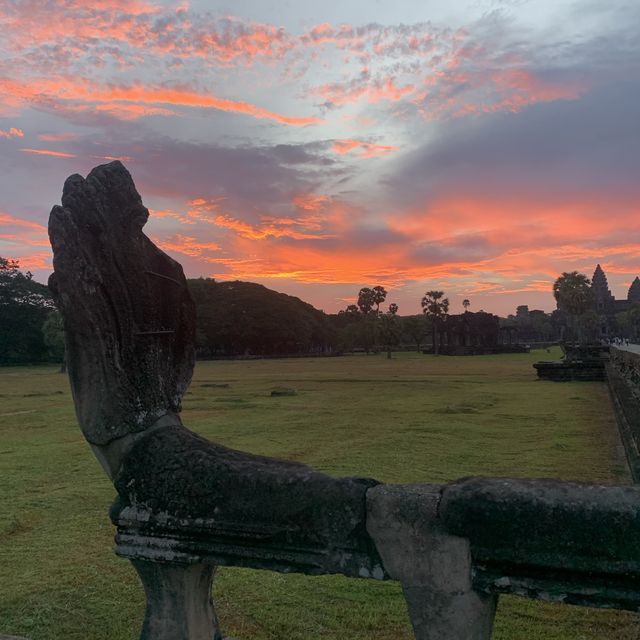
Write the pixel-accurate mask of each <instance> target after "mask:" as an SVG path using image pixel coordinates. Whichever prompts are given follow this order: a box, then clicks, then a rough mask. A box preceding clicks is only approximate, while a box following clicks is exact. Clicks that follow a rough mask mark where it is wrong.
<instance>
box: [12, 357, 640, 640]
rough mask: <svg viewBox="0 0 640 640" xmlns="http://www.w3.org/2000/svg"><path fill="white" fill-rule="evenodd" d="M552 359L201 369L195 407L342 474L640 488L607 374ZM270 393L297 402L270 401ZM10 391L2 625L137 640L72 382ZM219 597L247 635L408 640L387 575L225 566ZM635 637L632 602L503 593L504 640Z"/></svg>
mask: <svg viewBox="0 0 640 640" xmlns="http://www.w3.org/2000/svg"><path fill="white" fill-rule="evenodd" d="M557 355H558V354H552V355H550V354H547V353H546V352H541V353H540V352H539V353H534V354H518V355H515V354H514V355H503V356H476V357H467V358H463V357H459V358H451V357H446V356H440V357H433V356H419V355H416V354H402V355H397V356H395V357H394V358H393V359H392V360H387V359H386V358H385V357H384V356H383V355H378V356H368V357H367V356H352V357H344V358H330V359H292V360H260V361H247V362H236V361H232V362H227V361H225V362H205V363H199V364H198V366H197V368H196V374H195V379H194V382H193V384H192V386H191V389H190V392H189V394H188V395H187V396H186V398H185V410H184V415H183V418H184V422H185V424H186V425H188V426H189V427H190V428H192V429H194V430H196V431H198V432H199V433H201V434H203V435H205V436H207V437H209V438H211V439H215V440H217V441H220V442H222V443H224V444H227V445H230V446H232V447H237V448H241V449H245V450H248V451H252V452H255V453H261V454H267V455H275V456H279V457H285V458H292V459H296V460H301V461H304V462H307V463H309V464H311V465H313V466H314V467H316V468H318V469H320V470H322V471H325V472H327V473H330V474H336V475H364V476H372V477H375V478H378V479H379V480H383V481H385V482H415V481H424V482H434V481H435V482H445V481H448V480H453V479H455V478H458V477H461V476H465V475H510V476H529V477H543V476H547V477H549V476H552V477H559V478H563V479H567V480H569V479H571V480H587V481H593V482H603V483H606V482H628V481H629V479H628V476H627V472H626V468H625V464H624V459H623V457H622V455H621V451H620V445H619V442H618V438H617V432H616V426H615V422H614V418H613V414H612V410H611V407H610V403H609V399H608V396H607V390H606V387H605V385H604V384H603V383H553V382H546V381H538V380H536V378H535V372H534V370H533V368H532V367H531V363H532V362H534V361H535V360H537V359H540V358H544V359H550V358H551V357H554V356H557ZM225 384H228V386H227V387H225V386H220V385H225ZM216 385H217V386H216ZM275 387H291V388H293V389H295V390H296V391H297V395H295V396H292V397H286V396H285V397H270V391H271V390H272V389H273V388H275ZM0 401H1V402H0V500H1V501H0V505H1V506H0V575H1V577H2V579H0V634H2V633H13V634H16V635H24V636H27V637H29V638H32V639H33V640H49V639H54V638H55V639H61V638H64V639H65V640H74V639H78V640H80V639H82V640H98V639H104V640H107V639H109V640H125V639H126V640H132V639H134V638H137V636H138V632H139V628H140V624H141V621H142V615H143V593H142V589H141V587H140V586H139V584H138V581H137V577H136V575H135V573H134V571H133V570H132V569H131V568H130V566H129V564H128V563H127V562H126V561H124V560H120V559H118V558H116V557H115V556H114V555H113V553H112V551H111V546H112V536H113V529H112V527H111V525H110V523H109V520H108V517H107V509H108V506H109V504H110V502H111V500H112V498H113V493H114V492H113V489H112V487H111V485H110V483H109V481H108V480H107V479H106V477H105V476H104V475H103V473H102V471H101V469H100V467H99V465H98V463H97V462H96V461H95V460H94V458H93V456H92V454H91V452H90V450H89V447H88V445H87V444H86V443H85V442H84V440H83V438H82V435H81V433H80V431H79V429H78V427H77V425H76V422H75V416H74V414H73V408H72V402H71V398H70V394H69V390H68V383H67V380H66V377H65V376H62V375H59V374H57V373H56V372H55V369H53V368H50V367H31V368H5V369H0ZM214 594H215V600H216V603H217V609H218V613H219V615H220V618H221V622H222V624H223V626H224V631H225V633H228V634H230V635H232V636H234V637H235V638H237V639H238V640H254V639H256V640H257V639H273V640H275V639H278V640H280V639H287V640H289V639H291V640H302V639H311V638H323V639H326V640H360V639H362V640H364V639H377V640H392V639H393V640H408V639H409V638H412V634H411V631H410V627H409V623H408V619H407V615H406V611H405V608H404V601H403V599H402V596H401V593H400V590H399V587H398V585H397V584H395V583H391V582H385V583H382V582H374V581H364V580H350V579H347V578H343V577H340V576H338V577H335V576H327V577H319V578H318V577H316V578H309V577H306V576H297V575H280V574H276V573H270V572H259V571H250V570H241V569H229V568H225V569H221V570H220V571H219V573H218V576H217V578H216V580H215V586H214ZM639 630H640V625H639V624H638V618H637V617H636V616H635V615H633V614H629V613H625V612H607V611H598V610H591V609H580V608H574V607H567V606H560V605H548V604H544V603H539V602H533V601H526V600H522V599H516V598H502V599H501V601H500V607H499V611H498V615H497V619H496V628H495V632H494V638H495V639H499V640H540V639H545V640H582V639H584V640H587V639H588V640H596V639H597V640H604V639H612V640H613V639H615V640H637V638H638V633H639Z"/></svg>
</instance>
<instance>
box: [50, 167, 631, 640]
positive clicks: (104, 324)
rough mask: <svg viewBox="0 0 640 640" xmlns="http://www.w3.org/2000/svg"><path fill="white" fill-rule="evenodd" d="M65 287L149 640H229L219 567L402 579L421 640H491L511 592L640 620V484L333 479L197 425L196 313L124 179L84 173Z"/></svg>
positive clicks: (75, 372) (90, 426)
mask: <svg viewBox="0 0 640 640" xmlns="http://www.w3.org/2000/svg"><path fill="white" fill-rule="evenodd" d="M62 205H63V206H62V207H54V209H53V211H52V213H51V219H50V226H49V230H50V237H51V242H52V246H53V250H54V270H55V273H54V276H53V278H52V281H51V287H52V290H53V291H54V294H55V296H56V299H57V302H58V306H59V308H60V310H61V312H62V314H63V318H64V322H65V334H66V341H67V353H68V358H69V375H70V380H71V387H72V391H73V396H74V402H75V406H76V414H77V417H78V421H79V423H80V426H81V428H82V430H83V433H84V435H85V437H86V439H87V440H88V441H89V443H90V444H91V446H92V448H93V450H94V453H95V454H96V456H97V457H98V459H99V460H100V462H101V464H102V465H103V467H104V469H105V471H106V473H107V474H108V475H109V477H110V478H111V479H112V480H113V482H114V485H115V487H116V489H117V491H118V499H117V500H116V503H115V504H114V505H113V507H112V510H111V518H112V520H113V522H114V524H115V525H116V527H117V535H116V551H117V553H118V554H119V555H121V556H123V557H126V558H129V559H130V560H131V561H132V563H133V565H134V566H135V568H136V570H137V571H138V574H139V575H140V578H141V580H142V583H143V585H144V589H145V592H146V595H147V610H146V616H145V620H144V623H143V628H142V635H141V637H142V638H143V639H146V640H211V638H218V639H219V638H221V637H222V635H221V632H220V629H219V624H218V621H217V619H216V614H215V610H214V606H213V602H212V600H211V580H212V578H213V573H214V569H215V567H216V566H219V565H234V566H246V567H256V568H260V569H268V570H275V571H283V572H291V571H297V572H303V573H309V574H321V573H341V574H344V575H347V576H352V577H360V578H374V579H393V580H397V581H399V582H400V583H401V585H402V588H403V591H404V595H405V598H406V601H407V606H408V611H409V616H410V619H411V622H412V624H413V628H414V630H415V637H416V638H418V639H420V640H427V639H428V640H436V639H437V640H487V639H488V638H490V636H491V628H492V624H493V617H494V613H495V607H496V600H497V597H498V595H499V594H501V593H515V594H519V595H524V596H528V597H533V598H542V599H548V600H554V601H562V602H571V603H575V604H582V605H590V606H599V607H616V608H623V609H637V608H638V607H640V589H639V587H638V585H639V584H640V583H639V582H638V577H639V574H640V489H638V488H636V487H602V486H591V485H578V484H571V483H561V482H556V481H553V480H538V481H535V480H507V479H487V478H484V479H482V478H471V479H467V480H461V481H459V482H456V483H453V484H449V485H442V486H438V485H428V484H424V485H396V486H394V485H383V484H380V483H378V482H376V481H375V480H371V479H364V478H331V477H329V476H326V475H324V474H321V473H318V472H316V471H314V470H312V469H310V468H309V467H306V466H305V465H302V464H298V463H293V462H286V461H282V460H274V459H269V458H263V457H260V456H254V455H251V454H247V453H243V452H240V451H234V450H231V449H228V448H226V447H223V446H221V445H219V444H216V443H212V442H208V441H206V440H204V439H203V438H200V437H199V436H197V435H196V434H194V433H192V432H190V431H189V430H187V429H186V428H185V427H184V426H183V425H182V423H181V421H180V418H179V412H180V403H181V398H182V395H183V394H184V392H185V390H186V388H187V386H188V384H189V381H190V378H191V372H192V369H193V364H194V358H193V353H194V351H193V342H194V335H195V324H194V310H193V302H192V301H191V298H190V296H189V294H188V290H187V288H186V282H185V279H184V274H183V273H182V269H181V267H180V265H178V264H177V263H176V262H174V261H173V260H171V259H170V258H169V257H168V256H166V255H165V254H163V253H162V252H161V251H159V250H158V249H157V248H156V247H155V246H154V245H153V243H151V242H150V241H149V240H148V239H147V238H146V236H144V235H143V234H142V231H141V230H142V226H143V225H144V223H145V222H146V219H147V215H148V212H147V210H146V209H145V208H144V206H143V205H142V201H141V199H140V196H139V195H138V193H137V191H136V190H135V186H134V185H133V182H132V180H131V177H130V176H129V174H128V172H127V171H126V170H125V169H124V167H123V166H122V165H121V164H120V163H118V162H114V163H111V164H109V165H104V166H102V167H97V168H96V169H94V170H93V171H92V172H91V174H90V175H89V176H88V177H87V179H86V180H84V179H83V178H81V177H80V176H71V178H69V179H68V180H67V182H66V183H65V187H64V191H63V197H62Z"/></svg>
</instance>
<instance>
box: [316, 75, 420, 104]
mask: <svg viewBox="0 0 640 640" xmlns="http://www.w3.org/2000/svg"><path fill="white" fill-rule="evenodd" d="M414 90H415V86H414V85H413V84H407V85H404V86H403V87H399V86H397V85H396V81H395V78H393V77H383V78H377V79H372V78H371V74H370V72H369V69H368V68H366V69H364V70H363V71H362V72H361V74H360V76H359V77H358V78H356V79H354V80H351V81H347V82H331V83H327V84H323V85H320V86H318V87H314V88H313V89H311V90H310V91H309V93H310V94H311V95H316V96H319V97H320V98H322V99H323V100H324V101H325V102H326V103H327V104H329V105H332V106H343V105H346V104H352V103H355V102H357V101H358V100H360V99H362V98H365V99H366V100H367V101H368V102H370V103H376V102H381V101H383V100H387V101H393V102H397V101H398V100H401V99H402V98H404V97H405V96H408V95H410V94H411V93H413V92H414Z"/></svg>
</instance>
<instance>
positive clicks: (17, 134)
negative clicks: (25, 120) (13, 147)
mask: <svg viewBox="0 0 640 640" xmlns="http://www.w3.org/2000/svg"><path fill="white" fill-rule="evenodd" d="M0 138H24V131H23V130H22V129H16V127H11V128H10V129H8V130H7V131H3V130H2V129H0Z"/></svg>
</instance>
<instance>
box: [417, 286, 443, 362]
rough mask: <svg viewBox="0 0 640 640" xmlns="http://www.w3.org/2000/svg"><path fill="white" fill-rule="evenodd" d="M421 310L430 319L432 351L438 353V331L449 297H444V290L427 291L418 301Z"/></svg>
mask: <svg viewBox="0 0 640 640" xmlns="http://www.w3.org/2000/svg"><path fill="white" fill-rule="evenodd" d="M420 304H421V305H422V312H423V313H424V314H425V315H426V316H427V317H428V318H430V319H431V323H432V329H433V353H434V354H436V355H438V353H439V348H440V345H439V344H438V338H439V335H438V331H439V329H440V326H441V324H442V322H443V321H444V319H445V318H446V317H447V313H448V311H449V298H445V297H444V291H427V292H426V293H425V294H424V296H423V298H422V301H421V303H420Z"/></svg>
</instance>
